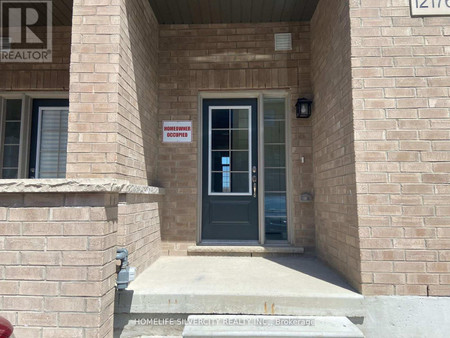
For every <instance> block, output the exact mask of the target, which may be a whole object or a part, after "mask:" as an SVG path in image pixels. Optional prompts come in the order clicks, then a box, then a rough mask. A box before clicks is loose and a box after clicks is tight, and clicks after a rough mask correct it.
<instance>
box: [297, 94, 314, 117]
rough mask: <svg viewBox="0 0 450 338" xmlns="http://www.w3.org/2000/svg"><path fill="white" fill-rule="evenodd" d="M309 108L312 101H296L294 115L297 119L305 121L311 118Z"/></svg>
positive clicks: (303, 99)
mask: <svg viewBox="0 0 450 338" xmlns="http://www.w3.org/2000/svg"><path fill="white" fill-rule="evenodd" d="M311 106H312V101H311V100H308V99H305V98H304V97H303V98H301V99H298V100H297V104H296V105H295V108H296V115H297V118H298V119H307V118H308V117H310V116H311Z"/></svg>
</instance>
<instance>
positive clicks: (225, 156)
mask: <svg viewBox="0 0 450 338" xmlns="http://www.w3.org/2000/svg"><path fill="white" fill-rule="evenodd" d="M210 118H211V124H210V127H211V133H210V135H211V140H210V145H211V150H210V161H211V166H210V174H209V175H210V182H211V190H210V193H215V194H217V193H228V194H229V193H239V194H243V193H244V194H250V188H249V182H250V172H249V168H250V146H251V145H250V140H249V129H250V108H246V107H245V108H236V109H232V108H230V109H225V108H222V107H220V108H214V107H212V108H211V114H210Z"/></svg>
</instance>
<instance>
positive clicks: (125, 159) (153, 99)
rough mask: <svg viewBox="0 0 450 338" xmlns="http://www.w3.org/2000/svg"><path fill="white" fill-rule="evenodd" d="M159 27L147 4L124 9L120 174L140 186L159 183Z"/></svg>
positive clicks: (132, 4) (140, 2)
mask: <svg viewBox="0 0 450 338" xmlns="http://www.w3.org/2000/svg"><path fill="white" fill-rule="evenodd" d="M158 35H159V26H158V22H157V20H156V17H155V15H154V14H153V11H152V9H151V7H150V4H149V2H148V1H147V0H137V1H124V2H123V4H122V9H121V33H120V39H121V40H120V70H119V75H120V77H119V115H118V123H119V130H118V140H117V142H118V144H119V149H118V157H117V163H118V170H119V172H118V174H119V175H120V176H122V177H126V178H129V179H130V180H131V181H132V182H135V183H140V184H149V185H152V184H155V183H156V167H157V153H158V152H157V149H158V111H157V109H158V105H157V103H158V96H157V90H158V76H157V70H158Z"/></svg>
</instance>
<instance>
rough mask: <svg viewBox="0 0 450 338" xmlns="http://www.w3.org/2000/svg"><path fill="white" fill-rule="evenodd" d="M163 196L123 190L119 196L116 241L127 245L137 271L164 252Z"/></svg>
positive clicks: (122, 245)
mask: <svg viewBox="0 0 450 338" xmlns="http://www.w3.org/2000/svg"><path fill="white" fill-rule="evenodd" d="M161 200H162V198H161V197H159V196H157V195H135V194H126V195H125V194H124V195H120V198H119V214H118V217H119V218H118V221H119V228H118V232H117V245H118V246H119V247H124V248H127V249H128V252H129V254H130V255H129V260H130V264H131V265H132V266H134V267H136V268H137V273H138V274H139V273H141V272H142V271H144V270H145V268H147V267H148V266H149V265H150V264H152V263H153V262H154V261H155V260H156V259H157V258H158V257H159V256H160V254H161V232H160V212H161V203H162V201H161Z"/></svg>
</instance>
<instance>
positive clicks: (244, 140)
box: [231, 130, 248, 150]
mask: <svg viewBox="0 0 450 338" xmlns="http://www.w3.org/2000/svg"><path fill="white" fill-rule="evenodd" d="M231 148H232V149H234V150H236V149H248V130H233V131H232V132H231Z"/></svg>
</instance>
